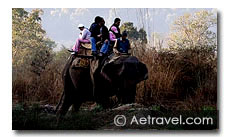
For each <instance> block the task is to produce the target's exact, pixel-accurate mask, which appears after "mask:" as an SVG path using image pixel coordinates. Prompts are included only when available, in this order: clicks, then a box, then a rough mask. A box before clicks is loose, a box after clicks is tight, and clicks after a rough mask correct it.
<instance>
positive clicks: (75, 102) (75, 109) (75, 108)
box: [73, 99, 82, 112]
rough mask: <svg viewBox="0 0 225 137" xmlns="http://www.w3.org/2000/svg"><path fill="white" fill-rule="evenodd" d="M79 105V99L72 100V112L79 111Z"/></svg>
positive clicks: (80, 102)
mask: <svg viewBox="0 0 225 137" xmlns="http://www.w3.org/2000/svg"><path fill="white" fill-rule="evenodd" d="M81 104H82V101H81V100H79V99H78V100H74V101H73V112H77V111H79V109H80V106H81Z"/></svg>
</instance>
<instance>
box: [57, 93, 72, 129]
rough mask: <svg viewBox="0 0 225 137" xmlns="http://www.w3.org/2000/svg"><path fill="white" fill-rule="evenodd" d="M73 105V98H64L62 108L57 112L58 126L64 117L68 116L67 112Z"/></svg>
mask: <svg viewBox="0 0 225 137" xmlns="http://www.w3.org/2000/svg"><path fill="white" fill-rule="evenodd" d="M72 104H73V102H72V100H71V98H69V97H68V96H66V95H65V96H64V98H63V103H62V106H61V107H60V109H59V111H58V112H57V125H58V124H59V122H61V121H62V119H63V117H64V116H65V115H66V113H67V111H68V110H69V108H70V106H71V105H72Z"/></svg>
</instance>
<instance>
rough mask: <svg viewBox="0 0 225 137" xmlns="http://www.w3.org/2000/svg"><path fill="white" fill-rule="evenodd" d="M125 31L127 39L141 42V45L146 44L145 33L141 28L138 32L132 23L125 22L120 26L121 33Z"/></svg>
mask: <svg viewBox="0 0 225 137" xmlns="http://www.w3.org/2000/svg"><path fill="white" fill-rule="evenodd" d="M125 30H126V31H127V34H128V38H129V39H132V40H141V43H147V33H146V31H145V30H144V29H143V28H141V29H140V30H139V31H138V30H137V27H134V24H133V23H132V22H125V23H123V24H122V25H121V31H125Z"/></svg>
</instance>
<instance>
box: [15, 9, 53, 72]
mask: <svg viewBox="0 0 225 137" xmlns="http://www.w3.org/2000/svg"><path fill="white" fill-rule="evenodd" d="M41 14H43V11H42V10H40V9H35V10H32V11H31V12H30V13H29V12H27V11H25V10H24V9H22V8H13V9H12V58H13V62H12V63H13V69H14V70H17V71H20V72H21V71H22V70H23V71H25V72H26V71H27V70H28V71H32V72H34V73H36V74H38V75H40V73H41V72H42V71H43V70H44V69H45V66H46V65H47V64H48V63H49V62H50V61H51V58H50V55H51V54H52V49H53V48H54V47H55V46H56V44H55V42H53V41H52V40H50V39H49V38H47V37H46V32H45V30H44V29H43V28H42V25H41V17H40V15H41Z"/></svg>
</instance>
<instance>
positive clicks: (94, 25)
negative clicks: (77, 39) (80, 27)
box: [89, 23, 100, 41]
mask: <svg viewBox="0 0 225 137" xmlns="http://www.w3.org/2000/svg"><path fill="white" fill-rule="evenodd" d="M89 31H90V32H91V37H94V38H95V39H96V40H97V41H99V40H100V38H98V37H97V35H99V34H100V26H99V25H98V24H97V23H92V24H91V26H90V29H89Z"/></svg>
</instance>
